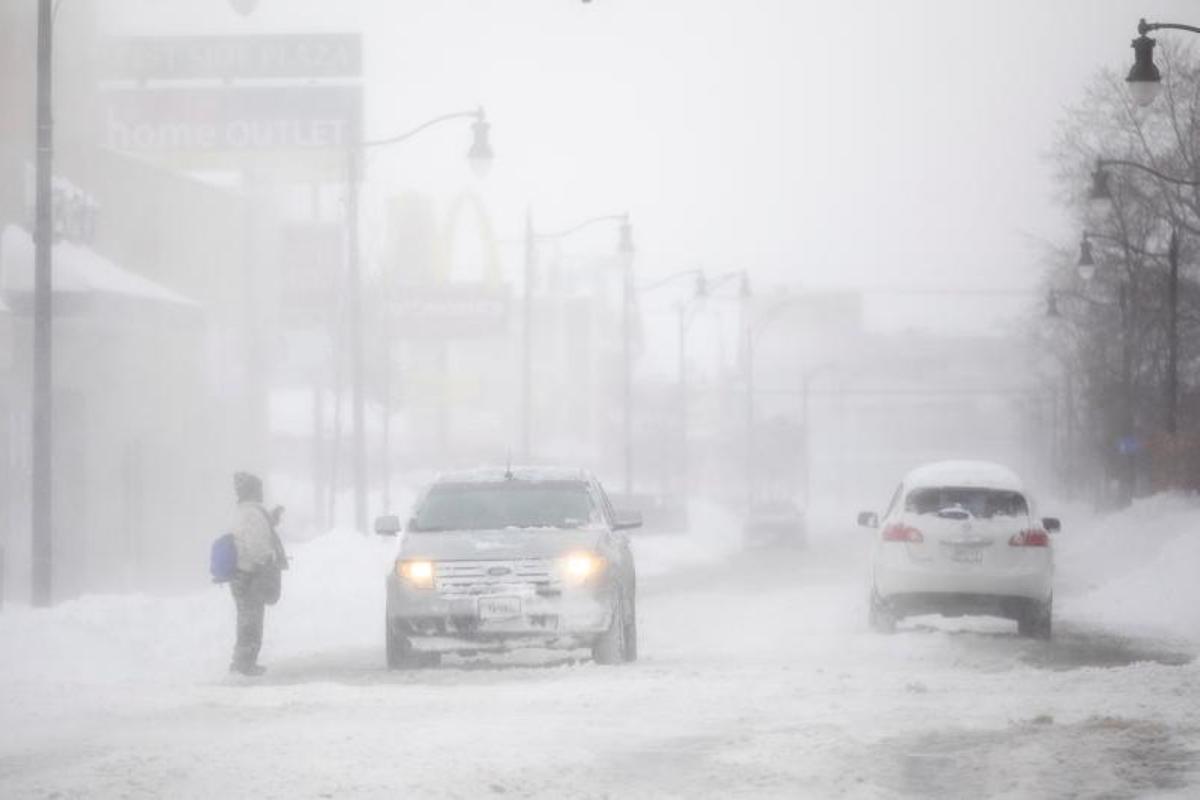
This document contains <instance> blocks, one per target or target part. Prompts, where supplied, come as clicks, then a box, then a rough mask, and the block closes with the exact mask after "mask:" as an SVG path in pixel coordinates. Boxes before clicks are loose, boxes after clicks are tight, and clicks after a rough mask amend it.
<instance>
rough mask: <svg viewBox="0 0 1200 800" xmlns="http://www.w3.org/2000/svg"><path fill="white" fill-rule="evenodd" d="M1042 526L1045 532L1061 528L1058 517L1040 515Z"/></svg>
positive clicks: (1052, 531) (1056, 530)
mask: <svg viewBox="0 0 1200 800" xmlns="http://www.w3.org/2000/svg"><path fill="white" fill-rule="evenodd" d="M1042 527H1043V528H1045V529H1046V532H1047V533H1058V532H1059V531H1061V530H1062V522H1061V521H1059V519H1058V517H1042Z"/></svg>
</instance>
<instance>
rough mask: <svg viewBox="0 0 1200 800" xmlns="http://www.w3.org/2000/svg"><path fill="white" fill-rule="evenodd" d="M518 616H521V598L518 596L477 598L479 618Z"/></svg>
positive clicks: (509, 617)
mask: <svg viewBox="0 0 1200 800" xmlns="http://www.w3.org/2000/svg"><path fill="white" fill-rule="evenodd" d="M519 616H521V598H519V597H481V598H479V618H480V619H512V618H513V617H519Z"/></svg>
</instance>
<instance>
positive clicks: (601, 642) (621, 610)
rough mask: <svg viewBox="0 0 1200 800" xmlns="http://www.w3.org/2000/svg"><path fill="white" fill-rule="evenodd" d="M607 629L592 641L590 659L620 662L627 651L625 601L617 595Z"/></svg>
mask: <svg viewBox="0 0 1200 800" xmlns="http://www.w3.org/2000/svg"><path fill="white" fill-rule="evenodd" d="M610 617H611V619H610V621H609V623H608V630H606V631H605V632H604V633H602V634H600V637H599V638H598V639H596V641H595V642H593V643H592V660H593V661H595V662H596V663H597V664H621V663H623V662H624V661H625V660H626V654H627V653H628V652H629V651H628V648H627V647H626V639H625V634H626V632H627V631H626V628H627V623H626V621H625V601H624V600H623V599H621V595H620V594H618V595H617V600H616V604H615V606H614V607H613V610H612V614H611V615H610Z"/></svg>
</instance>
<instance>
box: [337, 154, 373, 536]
mask: <svg viewBox="0 0 1200 800" xmlns="http://www.w3.org/2000/svg"><path fill="white" fill-rule="evenodd" d="M360 152H361V150H360V148H359V146H358V145H357V144H351V145H350V146H349V149H348V150H347V152H346V167H347V174H346V221H347V225H346V240H347V250H348V258H349V261H350V263H349V265H348V270H347V271H348V273H349V278H350V298H349V300H350V302H349V304H348V307H347V317H348V320H347V323H348V325H349V328H350V397H351V411H350V413H351V427H352V428H353V432H352V442H351V445H350V450H351V459H352V460H353V462H354V527H355V529H356V530H357V531H358V532H359V533H366V532H367V434H366V429H365V424H366V420H365V417H366V399H365V398H364V396H363V392H364V387H363V380H364V377H363V373H364V371H365V366H364V359H365V356H364V355H363V314H362V264H360V263H359V262H360V258H359V245H358V225H359V219H358V202H359V191H360V189H361V186H360V184H359V179H360V174H359V170H360V169H361V164H360V163H359V157H360ZM335 489H336V487H335Z"/></svg>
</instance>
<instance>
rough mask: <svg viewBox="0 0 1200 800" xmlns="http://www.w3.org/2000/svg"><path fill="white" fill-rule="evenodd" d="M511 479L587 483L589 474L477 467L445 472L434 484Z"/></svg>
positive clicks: (554, 469)
mask: <svg viewBox="0 0 1200 800" xmlns="http://www.w3.org/2000/svg"><path fill="white" fill-rule="evenodd" d="M510 478H511V479H513V480H519V481H585V480H587V479H588V473H587V471H586V470H584V469H581V468H579V467H476V468H474V469H465V470H455V471H453V472H444V473H442V474H441V475H439V476H438V477H437V480H436V481H434V483H435V484H437V483H499V482H500V481H505V480H509V479H510Z"/></svg>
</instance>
